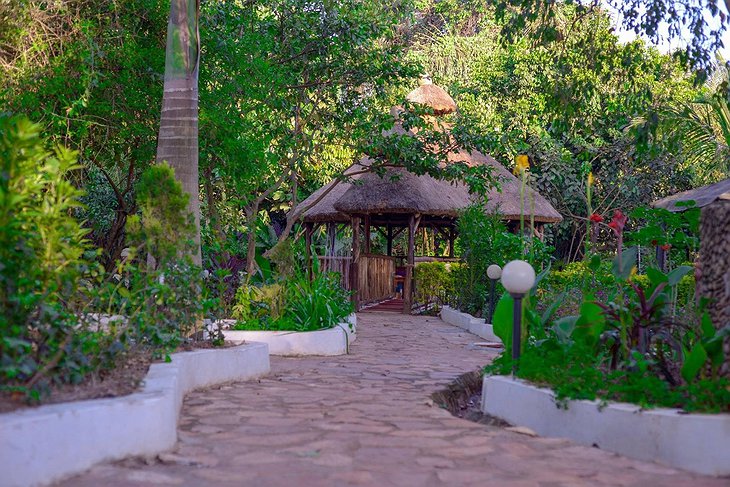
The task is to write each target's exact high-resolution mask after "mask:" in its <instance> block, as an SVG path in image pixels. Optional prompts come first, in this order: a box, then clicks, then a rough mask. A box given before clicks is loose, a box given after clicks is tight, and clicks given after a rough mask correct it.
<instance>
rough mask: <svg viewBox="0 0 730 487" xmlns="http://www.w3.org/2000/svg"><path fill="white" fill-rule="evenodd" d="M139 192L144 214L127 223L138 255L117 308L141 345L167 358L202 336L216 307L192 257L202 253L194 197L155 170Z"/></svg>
mask: <svg viewBox="0 0 730 487" xmlns="http://www.w3.org/2000/svg"><path fill="white" fill-rule="evenodd" d="M135 190H136V200H137V206H138V207H139V208H140V214H139V215H135V216H132V217H130V218H129V219H128V221H127V232H128V236H129V243H130V244H131V245H132V246H133V250H134V251H133V252H132V254H131V256H130V258H129V259H128V262H126V263H125V264H123V265H122V266H121V267H120V271H119V275H120V281H121V282H123V283H124V284H125V285H124V286H120V287H117V288H116V298H117V301H116V304H117V305H118V306H119V311H118V312H119V314H122V315H124V316H127V317H128V319H129V320H130V331H131V333H133V336H134V339H135V342H136V343H137V344H145V345H151V346H152V347H153V350H154V351H155V353H159V352H167V351H169V350H172V349H174V348H175V347H176V346H177V345H178V344H179V343H180V341H181V340H183V339H187V338H189V337H190V336H191V335H193V333H195V332H196V331H199V330H198V329H197V328H198V327H199V324H200V323H201V322H202V318H203V316H204V314H205V312H206V311H207V310H208V309H209V308H210V306H211V305H212V303H211V302H210V301H208V300H206V299H202V296H203V294H204V293H203V280H202V269H201V268H200V267H198V266H196V265H194V264H193V261H192V257H191V256H192V254H193V252H196V251H197V249H196V246H195V243H194V240H193V235H194V231H195V227H194V223H193V217H192V215H191V214H190V213H188V211H187V203H188V195H187V194H185V193H184V192H183V190H182V186H181V185H180V183H179V182H178V181H177V180H176V179H175V174H174V172H173V170H172V168H170V167H169V166H168V165H167V164H158V165H153V166H150V167H149V168H147V169H146V170H145V171H144V172H143V173H142V175H141V177H140V180H139V182H138V184H137V186H136V188H135Z"/></svg>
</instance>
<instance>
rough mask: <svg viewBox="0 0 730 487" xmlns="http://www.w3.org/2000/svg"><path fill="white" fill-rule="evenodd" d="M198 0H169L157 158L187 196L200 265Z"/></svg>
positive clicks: (197, 260) (197, 262) (194, 259)
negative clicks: (167, 165) (169, 171)
mask: <svg viewBox="0 0 730 487" xmlns="http://www.w3.org/2000/svg"><path fill="white" fill-rule="evenodd" d="M199 13H200V0H171V1H170V19H169V22H168V24H167V49H166V52H165V89H164V94H163V96H162V114H161V117H160V133H159V137H158V139H157V162H162V161H167V163H168V164H169V165H170V167H172V168H173V169H174V170H175V177H176V178H177V179H178V181H180V183H181V184H182V187H183V190H184V191H185V192H186V193H187V194H188V195H189V196H190V200H189V202H188V209H189V211H190V212H191V213H192V214H193V217H194V218H195V243H196V247H197V252H196V253H195V255H193V261H194V262H195V263H196V264H198V265H200V264H201V255H200V201H199V197H198V192H199V183H198V66H199V60H200V36H199V32H198V18H199Z"/></svg>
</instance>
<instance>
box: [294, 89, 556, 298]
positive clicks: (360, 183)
mask: <svg viewBox="0 0 730 487" xmlns="http://www.w3.org/2000/svg"><path fill="white" fill-rule="evenodd" d="M407 99H408V100H409V101H410V102H412V103H420V104H426V105H428V106H429V107H430V108H431V109H432V110H433V112H434V113H435V114H436V115H446V114H450V113H453V112H455V111H456V109H457V108H456V103H455V102H454V100H453V99H452V98H451V96H449V95H448V93H446V92H445V91H444V90H443V89H441V88H439V87H438V86H436V85H433V84H430V82H428V81H426V82H425V83H424V84H422V85H421V86H420V87H419V88H417V89H416V90H414V91H413V92H411V93H410V94H409V95H408V96H407ZM448 159H449V161H451V162H456V161H460V162H465V163H467V164H469V165H488V166H490V167H492V168H493V172H494V174H495V175H496V176H497V177H498V178H499V180H500V183H501V191H499V192H498V191H496V190H493V191H490V192H489V194H487V195H486V197H487V198H486V199H487V202H488V203H487V205H488V209H489V210H492V211H494V212H496V213H499V214H501V215H503V218H504V219H505V220H507V221H508V222H510V227H511V228H513V229H514V228H516V227H517V224H516V223H517V222H519V220H520V190H521V182H520V181H519V180H518V179H517V178H516V177H515V176H514V175H512V174H511V173H510V172H509V171H508V170H507V169H505V168H504V166H502V165H501V164H499V163H498V162H497V161H496V160H494V159H493V158H492V157H489V156H487V155H485V154H482V153H480V152H478V151H471V152H467V151H460V152H458V153H450V154H449V155H448ZM370 164H371V161H370V160H369V159H368V158H367V157H365V158H363V159H362V160H360V161H359V162H358V163H356V164H354V165H352V166H351V167H350V168H348V169H347V170H346V171H345V175H347V176H350V178H349V181H332V182H330V183H329V184H327V185H325V186H323V187H322V188H320V189H319V190H317V191H315V192H314V193H313V194H312V195H311V196H310V197H309V198H307V199H306V200H305V201H303V202H302V205H304V207H305V208H306V207H309V208H308V209H307V210H306V211H305V212H304V213H303V216H302V218H303V220H304V222H305V227H306V228H307V235H308V241H311V232H312V230H313V228H314V226H315V225H319V224H327V232H328V246H330V245H332V246H333V245H334V240H335V238H336V228H337V225H338V224H346V225H350V226H351V227H352V232H353V245H352V247H353V248H352V263H351V264H352V265H351V266H350V269H351V270H350V273H349V282H350V289H352V290H354V291H356V301H357V302H359V301H363V302H367V301H371V300H377V299H382V298H384V297H386V296H387V295H392V293H393V278H392V275H393V274H394V273H395V264H394V259H393V258H392V257H393V256H392V251H393V240H394V238H396V237H397V236H398V235H399V234H400V233H401V232H403V231H405V230H408V250H407V256H406V258H407V260H406V265H405V272H404V276H403V281H404V282H403V299H404V306H403V310H404V312H410V310H411V305H412V296H411V295H412V291H413V289H412V273H413V266H414V263H415V255H414V253H415V249H414V248H415V244H414V240H415V234H416V231H417V230H418V229H419V228H430V229H432V230H433V232H434V234H436V233H438V234H439V235H440V236H441V237H442V238H444V240H446V241H447V242H448V255H449V256H450V257H453V253H454V240H455V238H456V228H455V226H456V220H457V218H458V216H459V213H460V211H461V210H462V209H464V208H466V207H467V206H469V205H470V204H472V203H473V202H475V201H476V200H477V197H475V196H474V195H472V194H470V193H469V189H468V187H467V185H466V184H463V183H460V182H458V183H454V182H449V181H443V180H439V179H436V178H433V177H431V176H429V175H420V176H419V175H416V174H413V173H411V172H409V171H407V170H406V169H403V168H391V169H388V170H387V171H386V173H385V175H384V176H383V177H381V176H380V175H377V174H375V173H373V172H368V171H367V168H368V166H370ZM524 201H525V202H529V203H526V207H527V209H526V213H528V214H529V213H530V212H531V211H532V209H533V208H534V221H535V223H536V225H535V228H534V229H532V230H533V231H534V232H536V233H537V234H538V236H540V235H541V233H542V226H543V225H544V224H545V223H554V222H559V221H561V220H562V216H561V215H560V214H559V213H558V212H557V211H556V210H555V208H553V206H552V205H551V204H550V203H549V202H548V201H547V200H546V199H545V198H544V197H543V196H542V195H540V194H539V193H537V192H536V191H534V190H532V189H530V188H526V190H525V198H524ZM361 226H362V227H363V228H362V230H363V233H364V245H363V246H362V247H363V248H362V249H361V248H360V247H361V245H360V232H361ZM372 228H376V229H378V231H381V233H383V236H384V237H385V238H386V241H387V252H386V253H387V255H385V256H375V255H372V254H371V253H370V241H371V238H370V237H371V229H372ZM383 229H384V230H383ZM361 250H362V252H361ZM381 268H382V270H380V269H381ZM342 270H345V271H347V270H346V269H342Z"/></svg>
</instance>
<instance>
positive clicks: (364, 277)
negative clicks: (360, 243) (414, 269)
mask: <svg viewBox="0 0 730 487" xmlns="http://www.w3.org/2000/svg"><path fill="white" fill-rule="evenodd" d="M394 277H395V258H394V257H388V256H387V255H374V254H363V255H361V256H360V259H359V260H358V286H357V288H358V290H359V291H360V296H359V298H360V302H361V303H370V302H373V301H380V300H382V299H386V298H389V297H391V296H393V294H394V293H395V285H394Z"/></svg>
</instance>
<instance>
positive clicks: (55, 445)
mask: <svg viewBox="0 0 730 487" xmlns="http://www.w3.org/2000/svg"><path fill="white" fill-rule="evenodd" d="M171 358H172V361H171V362H170V363H155V364H152V365H151V366H150V370H149V372H148V374H147V376H146V378H145V382H144V387H143V389H142V391H141V392H137V393H134V394H130V395H128V396H123V397H117V398H111V399H95V400H90V401H78V402H70V403H62V404H50V405H47V406H41V407H38V408H31V409H23V410H20V411H16V412H12V413H7V414H1V415H0V485H2V486H3V487H14V486H30V485H45V484H49V483H51V482H53V481H56V480H59V479H61V478H64V477H68V476H70V475H72V474H75V473H79V472H82V471H84V470H86V469H88V468H89V467H91V466H93V465H94V464H96V463H99V462H102V461H107V460H115V459H120V458H124V457H126V456H130V455H151V454H155V453H159V452H162V451H165V450H169V449H170V448H172V447H173V446H175V443H176V442H177V421H178V414H179V412H180V407H181V405H182V400H183V397H184V396H185V394H186V393H188V392H190V391H191V390H193V389H198V388H202V387H207V386H211V385H214V384H218V383H223V382H230V381H239V380H247V379H251V378H255V377H260V376H263V375H265V374H267V373H268V372H269V353H268V347H267V345H266V344H263V343H248V344H246V345H242V346H239V347H232V348H227V349H206V350H197V351H193V352H183V353H176V354H173V355H172V356H171Z"/></svg>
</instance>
